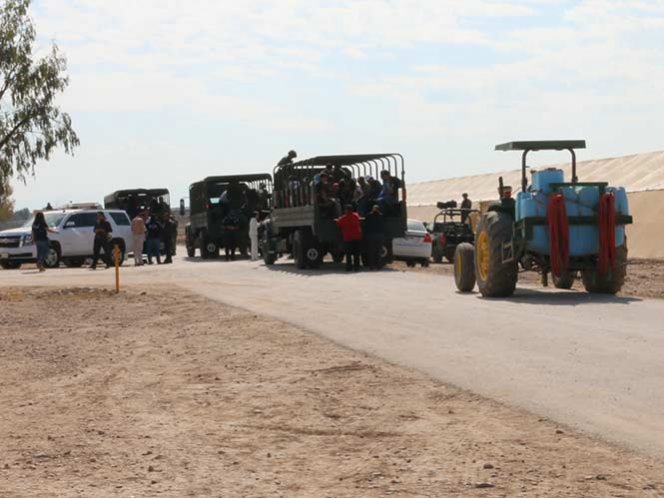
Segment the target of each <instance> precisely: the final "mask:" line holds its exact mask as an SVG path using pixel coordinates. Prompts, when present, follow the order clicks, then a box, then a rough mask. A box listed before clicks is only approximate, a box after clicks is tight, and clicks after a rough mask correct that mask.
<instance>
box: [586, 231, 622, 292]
mask: <svg viewBox="0 0 664 498" xmlns="http://www.w3.org/2000/svg"><path fill="white" fill-rule="evenodd" d="M626 276H627V243H625V244H624V245H622V246H620V247H617V248H616V267H615V269H611V268H609V270H608V271H607V273H606V275H600V274H599V272H598V271H597V269H596V268H595V269H593V270H584V271H583V272H582V273H581V280H582V281H583V286H584V287H585V288H586V291H587V292H592V293H596V294H617V293H618V292H620V289H622V286H623V284H624V283H625V277H626Z"/></svg>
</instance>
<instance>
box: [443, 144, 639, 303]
mask: <svg viewBox="0 0 664 498" xmlns="http://www.w3.org/2000/svg"><path fill="white" fill-rule="evenodd" d="M585 147H586V143H585V141H583V140H573V141H537V142H510V143H506V144H502V145H497V146H496V150H501V151H521V152H522V162H521V192H519V193H518V195H517V197H516V201H515V200H514V199H512V198H511V196H510V195H509V191H508V189H507V188H505V187H504V186H503V185H502V182H501V185H500V186H499V190H500V192H499V194H500V196H501V202H500V203H498V204H495V205H493V206H492V207H490V208H489V210H488V211H487V212H486V213H485V214H483V215H482V216H481V218H480V221H479V224H478V226H477V230H476V233H475V247H473V246H472V245H471V244H460V245H459V246H458V247H457V250H456V254H455V263H454V275H455V280H456V284H457V288H458V289H459V290H460V291H462V292H469V291H471V290H472V289H473V288H474V286H475V280H477V285H478V287H479V290H480V293H481V294H482V295H483V296H485V297H507V296H510V295H512V294H513V293H514V290H515V288H516V284H517V280H518V274H519V271H520V270H521V271H536V272H539V273H540V275H541V277H542V284H543V285H545V286H546V285H548V274H549V273H551V274H552V278H553V283H554V285H555V286H556V287H557V288H560V289H570V288H572V286H573V285H574V282H575V279H576V277H577V275H579V274H580V276H581V280H582V282H583V285H584V287H585V289H586V291H588V292H596V293H604V294H616V293H617V292H618V291H620V289H621V287H622V285H623V282H624V280H625V275H626V269H627V239H626V237H625V225H627V224H630V223H632V217H631V216H630V215H629V208H628V203H627V194H626V193H625V189H624V188H622V187H610V186H609V185H608V184H607V183H605V182H592V183H591V182H586V183H584V182H580V181H579V179H578V177H577V174H576V153H575V150H576V149H585ZM541 150H557V151H562V150H567V151H569V152H570V154H571V156H572V178H571V179H570V181H568V182H565V178H564V173H563V171H562V170H561V169H557V168H547V169H544V170H541V171H533V172H532V183H531V184H530V185H529V184H528V178H527V175H526V168H527V166H526V164H527V163H526V159H527V156H528V153H529V152H531V151H541Z"/></svg>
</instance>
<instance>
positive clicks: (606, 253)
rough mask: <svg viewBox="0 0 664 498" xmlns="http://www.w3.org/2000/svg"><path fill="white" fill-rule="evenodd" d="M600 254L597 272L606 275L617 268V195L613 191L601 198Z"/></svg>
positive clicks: (599, 209) (599, 216)
mask: <svg viewBox="0 0 664 498" xmlns="http://www.w3.org/2000/svg"><path fill="white" fill-rule="evenodd" d="M597 214H598V218H599V255H598V258H597V272H598V273H599V274H600V275H606V274H607V273H608V271H609V268H611V269H612V270H615V268H616V196H615V195H614V194H613V192H609V193H607V194H603V195H602V196H601V197H600V198H599V206H598V213H597Z"/></svg>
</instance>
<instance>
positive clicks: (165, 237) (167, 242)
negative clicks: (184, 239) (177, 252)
mask: <svg viewBox="0 0 664 498" xmlns="http://www.w3.org/2000/svg"><path fill="white" fill-rule="evenodd" d="M162 228H163V231H162V234H161V239H162V241H163V242H164V253H165V254H166V259H165V260H164V263H165V264H170V263H172V262H173V241H174V240H175V239H176V233H177V229H178V224H177V221H176V220H175V218H174V217H173V215H172V214H168V213H167V214H165V215H164V222H163V224H162Z"/></svg>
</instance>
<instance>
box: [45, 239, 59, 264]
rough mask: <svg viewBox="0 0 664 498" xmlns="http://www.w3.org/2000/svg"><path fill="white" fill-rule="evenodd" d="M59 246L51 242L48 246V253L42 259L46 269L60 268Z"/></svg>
mask: <svg viewBox="0 0 664 498" xmlns="http://www.w3.org/2000/svg"><path fill="white" fill-rule="evenodd" d="M60 258H61V256H60V245H59V244H58V243H57V242H51V243H50V244H49V246H48V253H47V254H46V258H45V259H44V266H45V267H46V268H57V267H58V266H60Z"/></svg>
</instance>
